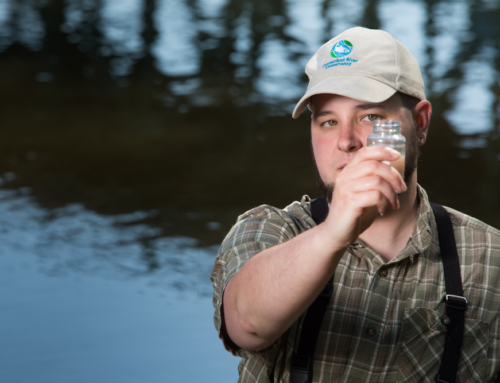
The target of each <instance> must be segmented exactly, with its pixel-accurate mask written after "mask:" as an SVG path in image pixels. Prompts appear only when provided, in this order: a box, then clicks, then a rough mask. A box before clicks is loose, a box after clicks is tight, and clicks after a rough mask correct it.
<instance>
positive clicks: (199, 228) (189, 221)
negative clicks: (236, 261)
mask: <svg viewBox="0 0 500 383" xmlns="http://www.w3.org/2000/svg"><path fill="white" fill-rule="evenodd" d="M499 20H500V8H499V4H498V2H496V1H430V0H428V1H424V0H414V1H395V0H394V1H391V0H387V1H363V0H356V1H351V2H349V3H347V2H341V1H336V0H314V1H313V0H311V1H298V0H293V1H292V0H289V1H285V0H266V1H262V0H254V1H246V0H157V1H154V0H43V1H42V0H38V1H36V0H0V111H1V112H0V176H1V180H0V181H1V182H0V212H1V214H0V233H1V235H2V241H1V243H0V255H1V257H0V274H1V275H3V276H0V290H1V291H3V293H2V294H3V295H2V294H0V311H2V313H4V314H3V315H4V316H3V318H2V320H3V321H4V326H0V337H1V338H2V339H3V346H0V360H1V362H0V380H2V381H6V382H17V381H19V382H21V381H22V382H27V381H34V382H35V381H37V382H38V381H39V382H45V381H47V382H48V381H50V382H51V383H55V382H56V381H61V382H65V381H73V382H77V381H78V382H80V381H81V382H87V381H92V382H96V381H103V382H109V381H120V382H129V381H130V382H142V381H148V382H153V381H170V380H169V379H170V378H172V376H174V377H175V379H174V380H179V379H180V381H183V379H184V381H196V380H197V378H192V379H191V380H189V379H188V380H185V378H186V375H185V371H186V368H187V369H188V370H189V364H188V366H187V367H186V365H185V364H182V362H181V361H184V362H185V363H189V361H190V358H192V357H195V358H196V360H197V363H198V364H199V363H202V362H203V363H205V364H206V366H204V367H202V368H201V370H200V371H203V373H205V376H204V377H203V379H202V380H203V381H221V382H222V381H233V380H234V379H233V378H234V375H235V373H236V367H235V364H236V363H234V364H231V363H230V366H229V367H227V366H226V365H225V364H224V365H222V362H221V366H220V370H217V372H215V371H212V370H209V369H210V368H212V367H213V366H216V363H215V362H216V361H222V359H221V357H219V356H218V355H219V354H217V352H220V353H221V354H222V353H224V351H223V350H222V346H221V344H220V342H219V340H218V339H216V334H215V331H213V328H212V325H211V323H210V322H211V309H210V307H209V306H210V295H211V291H210V283H209V281H208V275H209V273H210V269H211V265H212V263H213V259H214V257H215V253H216V249H217V244H219V243H220V242H221V240H222V238H223V237H224V235H225V233H226V232H227V231H228V230H229V228H230V227H231V225H232V224H233V223H234V222H235V220H236V218H237V216H238V215H239V214H241V213H243V212H244V211H246V210H248V209H250V208H252V207H254V206H256V205H260V204H264V203H267V204H272V205H274V206H278V207H284V206H286V205H288V204H289V203H291V202H292V201H294V200H299V199H300V198H301V196H302V195H303V194H309V195H311V196H315V195H317V194H318V192H317V188H316V185H315V181H316V180H315V175H314V172H313V163H312V157H311V150H310V144H309V115H308V113H307V112H304V113H303V115H301V117H300V118H299V119H298V120H293V119H292V118H291V112H292V110H293V106H294V104H295V103H296V101H297V100H298V99H299V98H300V97H301V95H302V94H303V92H304V90H305V88H306V86H307V78H306V76H305V75H304V72H303V71H304V66H305V64H306V63H307V61H308V60H309V58H310V57H311V56H312V54H314V52H315V51H316V50H317V49H318V47H319V46H320V45H321V44H323V43H324V42H326V41H328V40H329V39H330V38H332V37H333V36H334V35H335V34H337V33H340V32H341V31H342V30H344V29H345V28H349V27H352V26H356V25H361V26H365V27H371V28H383V29H385V30H387V31H389V32H390V33H392V34H393V35H394V36H395V37H396V38H398V39H399V40H401V41H402V42H403V43H404V44H406V45H407V46H408V47H409V49H410V50H411V51H412V53H413V54H414V55H415V57H416V58H417V60H418V61H419V63H420V65H421V68H422V72H423V75H424V79H425V81H426V87H427V89H426V92H427V96H428V99H429V100H430V101H431V103H432V105H433V107H434V113H433V116H432V122H431V128H430V133H429V138H428V141H427V142H426V144H425V146H424V147H423V150H422V156H421V160H420V163H419V173H418V176H419V182H420V183H421V185H423V186H424V188H425V189H426V190H427V192H428V194H429V196H430V198H431V200H432V201H434V202H438V203H441V204H444V205H447V206H450V207H453V208H456V209H458V210H461V211H463V212H465V213H468V214H470V215H473V216H475V217H477V218H479V219H481V220H483V221H485V222H487V223H489V224H491V225H493V226H496V227H500V215H499V214H498V212H499V207H500V202H499V198H498V196H499V194H500V170H499V169H500V166H499V165H500V141H499V128H500V121H499V119H500V103H499V96H500V82H499V75H498V74H499V71H500V50H499V48H500V37H499V36H500V23H499ZM16 265H17V266H16ZM35 270H37V271H36V272H35ZM16 273H17V274H16ZM78 281H80V282H78ZM101 281H107V282H106V283H108V282H109V281H110V282H109V283H111V286H115V284H114V283H118V284H116V288H115V287H113V289H115V290H113V291H115V292H114V293H113V294H115V293H116V294H128V293H127V292H129V291H132V292H133V293H131V294H129V295H124V296H123V297H122V298H120V299H122V300H120V299H118V298H117V297H116V296H115V295H113V294H111V292H110V288H105V287H102V286H101ZM117 281H118V282H117ZM49 285H50V286H52V287H50V288H49V287H48V286H49ZM138 285H140V286H141V287H137V286H138ZM145 286H146V287H145ZM72 289H76V290H75V291H77V292H75V293H73V290H72ZM106 289H107V290H106ZM134 291H138V292H137V294H136V293H134ZM64 294H66V295H64ZM144 294H146V298H145V297H144ZM148 294H150V295H151V294H153V295H154V296H155V297H156V295H158V296H160V297H163V298H158V300H154V299H153V300H151V301H149V300H148V299H147V296H148ZM121 296H122V295H120V297H121ZM164 297H166V298H164ZM116 300H118V301H120V302H123V306H120V307H118V308H117V307H115V302H116ZM165 300H167V302H170V304H171V305H170V306H168V307H167V306H165V303H164V302H165ZM96 302H100V303H99V305H96ZM145 302H150V305H149V306H147V307H144V305H145ZM161 302H163V303H161ZM172 302H174V303H175V304H174V303H172ZM160 306H161V307H164V308H165V307H167V308H165V310H166V311H165V312H161V313H157V312H156V310H157V309H158V308H159V307H160ZM198 310H199V311H198ZM146 312H147V315H146V314H145V313H146ZM151 318H156V319H157V320H158V323H156V322H155V323H156V324H155V325H152V324H151V323H150V322H148V320H150V319H151ZM169 321H170V322H169ZM106 323H107V325H105V324H106ZM106 326H109V327H106ZM117 326H118V328H119V329H121V330H120V331H118V330H116V328H117ZM155 326H156V327H155ZM182 326H184V327H182ZM204 326H207V328H210V329H209V330H208V329H207V330H205V327H204ZM1 328H4V329H9V331H7V330H5V331H4V332H2V331H3V330H1ZM201 329H203V330H201ZM63 330H64V331H63ZM195 330H197V331H195ZM115 331H118V332H116V334H115ZM42 333H43V334H45V333H47V334H49V335H50V336H49V335H48V337H47V338H43V337H42V336H41V334H42ZM110 334H115V335H116V337H115V338H113V337H111V338H109V336H110ZM206 334H209V335H210V336H211V338H208V335H206ZM205 336H207V338H206V339H205V338H204V337H205ZM158 337H160V338H162V337H165V338H166V340H165V341H164V342H157V341H156V339H158ZM25 338H26V339H25ZM20 339H21V340H23V339H25V341H23V342H21V341H20ZM131 339H137V342H138V343H134V342H135V340H134V341H132V340H131ZM150 339H151V342H150V343H148V342H149V340H150ZM162 339H163V338H162ZM195 339H196V340H195ZM146 340H147V342H146ZM195 341H196V342H199V343H197V344H198V346H196V347H194V348H195V349H196V350H199V351H200V350H202V349H203V350H205V349H204V348H203V347H206V350H205V351H203V352H201V351H200V353H202V355H199V354H196V352H195V353H194V354H193V346H192V345H193V343H192V342H195ZM123 342H131V343H126V344H124V343H123ZM141 342H142V343H141ZM8 345H10V346H8ZM190 345H191V346H190ZM181 346H182V347H185V348H184V349H182V347H181ZM106 347H108V348H110V351H109V353H108V354H106V355H105V356H103V355H102V350H107V348H106ZM182 350H184V351H182ZM213 350H217V351H213ZM56 351H57V352H56ZM76 351H78V353H77V352H76ZM129 353H130V355H129ZM134 353H136V354H134ZM124 354H126V355H127V357H125V356H124ZM152 354H154V355H155V358H157V359H158V360H157V361H156V359H155V361H156V362H155V363H156V364H152V362H151V358H152ZM141 357H144V358H145V360H147V361H144V363H143V362H138V360H139V359H140V358H141ZM127 358H130V359H127ZM210 358H212V359H210ZM228 358H230V357H229V356H228ZM140 360H141V361H142V359H140ZM131 361H135V362H137V365H135V364H134V363H133V362H131ZM26 362H30V363H37V365H36V368H32V369H29V368H26V367H25V363H26ZM2 363H3V365H2ZM78 363H84V364H85V365H86V366H87V367H86V368H87V369H90V370H89V371H92V374H93V375H92V374H90V375H89V374H82V373H81V370H79V368H80V364H78ZM148 363H149V364H148ZM61 365H64V366H66V367H65V368H66V369H65V370H64V371H62V370H61ZM181 367H182V369H181ZM82 368H83V367H82ZM134 368H135V369H134ZM176 368H177V370H176ZM217 368H219V367H217ZM226 368H228V371H229V370H230V371H231V374H233V375H231V376H230V375H227V376H226V375H224V374H225V372H224V371H226V370H225V369H226ZM130 369H134V370H133V373H131V372H130ZM173 370H175V371H177V375H175V374H174V375H172V374H171V372H172V371H173ZM194 371H195V370H193V371H192V373H194ZM104 372H105V373H104ZM146 372H147V373H146ZM2 374H3V375H2ZM224 376H226V378H224ZM228 376H230V378H227V377H228ZM56 377H59V380H57V379H56ZM76 377H80V379H79V380H77V379H75V378H76ZM212 377H213V379H212ZM172 379H173V378H172ZM200 379H201V378H200ZM207 379H208V380H207ZM224 379H226V380H224ZM172 381H173V380H172Z"/></svg>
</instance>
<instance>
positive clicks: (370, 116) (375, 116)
mask: <svg viewBox="0 0 500 383" xmlns="http://www.w3.org/2000/svg"><path fill="white" fill-rule="evenodd" d="M366 118H367V119H368V120H369V121H375V120H376V119H377V118H378V116H377V115H376V114H369V115H368V116H366Z"/></svg>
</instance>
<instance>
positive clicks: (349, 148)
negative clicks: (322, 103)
mask: <svg viewBox="0 0 500 383" xmlns="http://www.w3.org/2000/svg"><path fill="white" fill-rule="evenodd" d="M337 147H338V149H339V150H342V151H343V152H354V151H356V150H359V149H361V148H362V147H363V141H362V139H361V137H360V134H359V132H358V131H357V129H356V128H355V126H354V125H353V124H352V123H347V124H342V128H341V130H340V135H339V138H338V141H337Z"/></svg>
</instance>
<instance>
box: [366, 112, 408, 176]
mask: <svg viewBox="0 0 500 383" xmlns="http://www.w3.org/2000/svg"><path fill="white" fill-rule="evenodd" d="M367 145H368V146H373V145H377V146H386V147H388V148H392V149H394V150H397V151H398V152H399V153H401V157H400V158H398V159H397V160H396V161H391V162H388V161H384V163H387V164H388V165H391V166H392V167H393V168H394V169H396V170H397V171H398V172H399V174H401V177H403V179H404V170H405V154H406V138H405V137H404V136H403V135H402V134H401V121H393V120H376V121H373V133H372V134H370V135H369V136H368V140H367Z"/></svg>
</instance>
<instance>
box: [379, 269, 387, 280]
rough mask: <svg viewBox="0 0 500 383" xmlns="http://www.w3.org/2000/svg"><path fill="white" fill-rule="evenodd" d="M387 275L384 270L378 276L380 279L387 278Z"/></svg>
mask: <svg viewBox="0 0 500 383" xmlns="http://www.w3.org/2000/svg"><path fill="white" fill-rule="evenodd" d="M388 274H389V273H388V272H387V270H386V269H384V270H382V271H380V276H381V277H382V278H385V277H387V275H388Z"/></svg>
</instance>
